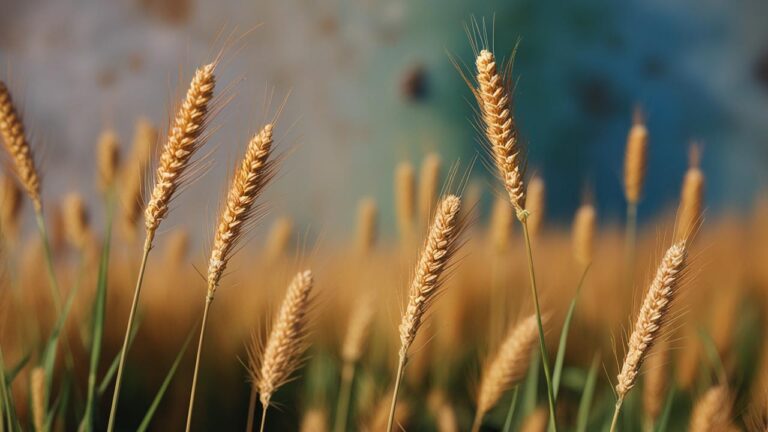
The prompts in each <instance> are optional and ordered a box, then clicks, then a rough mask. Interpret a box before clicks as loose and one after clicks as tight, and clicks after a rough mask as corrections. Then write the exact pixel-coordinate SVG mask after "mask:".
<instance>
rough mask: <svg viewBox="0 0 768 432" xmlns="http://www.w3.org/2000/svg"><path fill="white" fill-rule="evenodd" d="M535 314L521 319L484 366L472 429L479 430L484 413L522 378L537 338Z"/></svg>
mask: <svg viewBox="0 0 768 432" xmlns="http://www.w3.org/2000/svg"><path fill="white" fill-rule="evenodd" d="M536 321H537V319H536V315H531V316H530V317H528V318H526V319H525V320H523V321H521V322H520V323H519V324H518V325H517V326H515V327H514V328H513V329H511V331H510V332H509V333H508V334H507V337H506V338H505V339H504V342H503V343H502V345H501V347H499V350H498V352H497V353H496V355H495V356H494V357H493V359H492V360H491V361H490V362H489V363H488V364H487V366H486V367H485V368H484V372H483V377H482V379H481V381H480V388H479V392H478V399H477V411H476V413H475V420H474V422H473V426H472V430H473V431H477V430H480V425H481V424H482V420H483V417H484V416H485V414H486V413H488V411H490V410H491V408H493V407H494V406H495V405H496V403H497V402H498V401H499V399H500V398H501V395H502V394H503V393H504V392H505V391H506V390H507V389H509V388H510V387H511V386H513V385H514V384H515V383H517V382H519V381H520V379H522V378H523V377H524V376H525V374H526V372H527V371H528V367H529V365H530V360H531V352H532V350H533V348H534V347H535V346H536V342H537V340H538V324H537V322H536Z"/></svg>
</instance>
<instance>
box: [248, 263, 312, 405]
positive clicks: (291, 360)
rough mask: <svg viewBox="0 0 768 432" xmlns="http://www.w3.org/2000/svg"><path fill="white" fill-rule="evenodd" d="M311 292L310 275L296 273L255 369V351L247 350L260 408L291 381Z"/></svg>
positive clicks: (298, 359) (301, 350)
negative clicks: (260, 404)
mask: <svg viewBox="0 0 768 432" xmlns="http://www.w3.org/2000/svg"><path fill="white" fill-rule="evenodd" d="M311 290H312V272H310V271H309V270H306V271H303V272H300V273H299V274H297V275H296V276H295V277H294V279H293V281H292V282H291V284H290V285H289V286H288V291H287V292H286V294H285V300H283V304H282V305H281V306H280V312H279V313H278V315H277V320H276V321H275V322H274V324H273V326H272V330H271V332H270V334H269V338H268V339H267V344H266V346H265V348H264V354H263V356H262V357H261V362H260V366H259V367H258V369H257V368H256V363H255V362H254V361H255V360H256V358H257V357H256V356H257V355H258V354H257V351H255V350H254V349H252V350H251V352H250V355H251V361H250V364H251V367H252V370H251V374H252V375H253V377H252V378H253V379H254V382H255V383H256V386H257V388H258V390H259V398H260V400H261V403H262V405H264V406H268V405H269V401H270V399H271V398H272V395H273V394H274V392H275V390H277V388H278V387H280V386H281V385H283V384H284V383H285V382H286V381H288V380H289V379H290V378H291V374H292V373H293V371H294V370H296V368H297V367H298V366H299V365H300V364H301V360H302V358H301V356H302V354H303V353H304V350H305V349H306V343H305V340H304V339H305V336H306V332H307V322H306V321H307V314H308V310H309V305H310V291H311Z"/></svg>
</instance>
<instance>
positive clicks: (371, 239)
mask: <svg viewBox="0 0 768 432" xmlns="http://www.w3.org/2000/svg"><path fill="white" fill-rule="evenodd" d="M378 213H379V210H378V207H376V201H374V200H373V198H365V199H363V200H361V201H360V203H359V204H358V206H357V247H358V250H359V251H360V253H362V254H364V255H365V254H368V253H370V251H371V249H373V247H374V245H375V243H376V235H377V232H378V219H379V215H378Z"/></svg>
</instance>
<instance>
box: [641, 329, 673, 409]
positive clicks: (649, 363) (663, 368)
mask: <svg viewBox="0 0 768 432" xmlns="http://www.w3.org/2000/svg"><path fill="white" fill-rule="evenodd" d="M668 345H669V343H668V342H667V341H666V340H661V341H660V342H659V343H657V344H656V346H655V347H654V348H653V351H652V352H651V354H650V355H649V356H648V360H646V361H645V364H644V365H643V368H644V369H645V374H644V375H643V377H644V379H643V412H644V413H645V415H646V417H647V418H648V420H650V421H651V422H652V423H651V424H655V423H656V420H657V419H658V418H659V415H660V414H661V409H662V404H663V403H664V400H665V398H666V394H667V388H668V387H667V383H668V382H669V378H670V377H669V365H668V363H669V359H670V352H669V346H668Z"/></svg>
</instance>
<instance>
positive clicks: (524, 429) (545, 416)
mask: <svg viewBox="0 0 768 432" xmlns="http://www.w3.org/2000/svg"><path fill="white" fill-rule="evenodd" d="M548 422H549V411H548V410H547V408H545V407H538V408H536V409H535V410H533V412H531V413H530V414H528V416H527V417H525V420H523V424H522V425H521V426H520V432H546V430H547V424H548Z"/></svg>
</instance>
